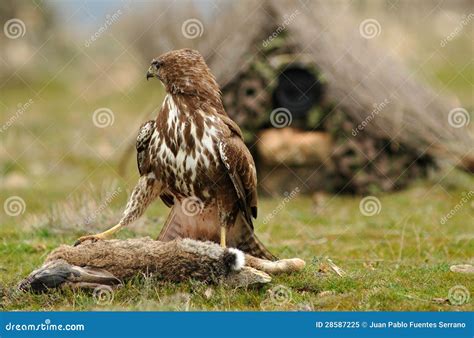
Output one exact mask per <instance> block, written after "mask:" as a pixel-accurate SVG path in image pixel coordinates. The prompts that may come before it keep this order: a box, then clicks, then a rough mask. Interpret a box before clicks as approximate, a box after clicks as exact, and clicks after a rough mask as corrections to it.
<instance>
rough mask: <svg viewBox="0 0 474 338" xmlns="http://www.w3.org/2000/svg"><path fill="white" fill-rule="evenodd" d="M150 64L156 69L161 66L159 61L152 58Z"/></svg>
mask: <svg viewBox="0 0 474 338" xmlns="http://www.w3.org/2000/svg"><path fill="white" fill-rule="evenodd" d="M151 64H152V65H153V66H155V68H156V69H158V68H160V66H161V62H160V61H158V60H153V61H152V63H151Z"/></svg>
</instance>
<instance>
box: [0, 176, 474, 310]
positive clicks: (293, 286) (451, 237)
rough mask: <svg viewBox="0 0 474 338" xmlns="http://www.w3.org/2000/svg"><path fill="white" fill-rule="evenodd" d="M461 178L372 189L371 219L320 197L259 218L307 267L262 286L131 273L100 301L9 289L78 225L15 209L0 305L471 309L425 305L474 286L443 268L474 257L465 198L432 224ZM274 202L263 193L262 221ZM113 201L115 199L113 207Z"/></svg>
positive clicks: (264, 234) (353, 205) (0, 247)
mask: <svg viewBox="0 0 474 338" xmlns="http://www.w3.org/2000/svg"><path fill="white" fill-rule="evenodd" d="M460 177H461V178H462V180H465V181H464V182H465V183H468V184H470V186H472V178H470V177H466V176H464V175H462V174H460V173H457V172H455V173H453V174H451V175H448V178H446V179H445V180H444V181H443V182H441V183H440V184H434V182H433V181H425V182H419V183H418V184H416V185H415V186H413V187H412V188H410V189H408V190H406V191H403V192H399V193H394V194H387V195H382V196H379V198H380V202H381V206H382V207H381V211H380V213H379V214H378V215H375V216H371V217H369V216H364V215H362V214H361V212H360V210H359V202H360V198H359V197H347V196H335V197H332V196H327V197H326V199H323V202H322V205H320V206H317V205H314V202H313V200H312V199H311V198H310V197H300V196H298V197H296V198H295V199H293V200H291V201H290V202H288V203H287V204H286V205H285V207H284V208H283V209H282V210H281V211H280V212H279V213H278V214H277V216H276V217H274V218H272V219H271V220H270V221H269V222H268V223H267V224H265V225H263V224H261V223H259V222H258V221H257V222H256V231H257V233H258V234H259V236H260V238H261V239H262V241H263V242H264V243H266V244H267V245H268V246H269V247H270V248H271V250H272V251H273V252H275V253H276V254H278V255H280V256H281V257H296V256H297V257H301V258H303V259H305V260H306V262H307V267H306V268H305V270H304V271H303V272H301V273H296V274H291V275H278V276H274V277H273V280H272V282H271V283H270V284H268V285H262V286H251V287H248V288H237V289H234V288H230V287H227V286H223V285H219V286H212V285H203V284H202V283H197V282H192V281H190V282H188V283H181V284H171V283H165V282H162V281H157V280H154V279H152V278H145V277H137V278H135V279H133V280H131V281H127V283H126V284H125V285H124V286H122V287H120V288H118V289H117V290H115V291H114V293H113V299H112V300H111V301H110V302H108V301H107V302H104V303H103V302H97V301H96V299H95V298H94V297H93V295H92V294H91V293H89V292H84V291H71V290H62V291H53V292H50V293H48V294H39V295H37V294H30V293H24V294H23V293H18V292H15V291H14V290H15V285H16V283H18V281H19V280H20V279H21V278H22V277H24V276H26V275H27V274H28V273H29V272H31V270H32V269H34V268H35V267H38V266H39V265H41V263H42V261H43V260H44V258H45V256H46V255H47V254H48V252H50V251H51V250H52V249H54V248H55V247H56V246H58V245H59V244H62V243H73V241H74V240H75V238H76V237H77V236H78V235H79V234H80V232H79V231H77V230H74V228H71V229H70V230H69V231H64V230H63V231H62V232H61V233H58V232H56V230H55V224H47V225H45V226H42V227H39V228H29V229H28V228H27V229H20V228H19V227H20V225H21V222H20V219H19V218H21V217H23V216H19V217H10V218H8V219H6V220H5V222H2V226H1V228H0V238H1V241H0V256H1V258H2V259H1V261H0V269H1V275H0V283H1V285H2V288H3V295H2V302H1V306H2V308H3V309H4V310H19V309H21V310H98V309H101V310H105V309H112V310H187V309H188V310H257V311H258V310H304V309H314V310H361V311H365V310H367V311H373V310H405V311H406V310H414V311H418V310H421V311H425V310H433V311H452V310H462V311H467V310H473V309H474V306H473V304H472V301H470V302H468V303H466V304H463V305H461V306H454V305H450V304H437V303H435V302H433V299H434V298H448V293H449V290H450V289H451V288H452V287H454V286H456V285H461V286H464V287H466V288H467V289H468V290H469V291H470V292H471V293H472V292H473V291H474V289H473V277H472V275H471V276H470V275H465V274H459V273H453V272H451V271H450V269H449V267H450V266H451V265H453V264H462V263H471V264H472V263H473V262H472V257H473V254H474V242H473V237H472V234H473V224H474V222H473V206H472V202H473V201H469V203H467V204H464V205H463V207H462V208H461V209H460V210H459V211H458V212H457V213H456V214H455V215H454V216H453V217H452V218H451V219H450V220H449V221H448V222H447V223H446V224H444V225H442V224H440V219H441V217H442V216H444V215H445V214H447V213H448V212H449V211H450V210H451V209H452V208H453V207H454V206H455V205H456V204H458V203H459V202H460V199H461V198H462V196H463V191H465V190H463V189H453V188H450V187H449V185H450V183H449V182H450V180H451V179H453V178H454V179H455V180H458V179H459V178H460ZM25 196H26V197H25V201H26V204H27V206H28V205H29V203H30V202H33V201H34V199H35V198H36V199H37V196H34V194H32V195H31V196H28V195H25ZM53 196H54V195H53ZM30 199H31V200H30ZM280 202H281V201H280V200H279V199H278V198H277V199H265V198H264V199H262V200H261V203H260V205H261V207H260V215H261V217H262V218H261V219H263V218H264V216H266V215H267V214H269V213H271V212H272V210H273V209H275V208H276V207H277V205H278V204H279V203H280ZM40 204H42V203H40ZM119 204H120V203H117V206H115V205H114V206H113V209H114V210H115V209H116V211H117V212H119V211H120V207H119V206H118V205H119ZM166 212H167V209H166V208H165V207H163V206H161V205H159V204H158V203H157V205H154V206H153V207H152V208H151V209H150V210H149V212H148V218H149V219H154V220H156V221H149V222H146V223H145V225H141V226H140V230H139V231H138V230H137V229H134V228H133V227H132V228H130V229H128V230H127V231H124V232H122V233H121V234H120V235H119V237H121V238H125V237H131V236H141V235H143V234H149V235H150V236H156V234H157V233H158V231H159V228H160V226H161V225H160V224H161V223H162V220H163V217H164V216H165V215H166ZM327 258H329V259H331V260H332V261H333V262H334V263H335V264H336V265H337V266H339V267H340V268H342V269H343V270H344V271H345V272H346V274H345V275H344V276H342V277H340V276H338V275H337V274H335V273H333V272H331V270H330V269H327ZM279 285H282V286H283V287H284V288H285V289H284V293H285V295H289V296H288V298H284V301H283V302H281V303H278V302H276V303H275V302H272V301H271V297H270V293H271V290H272V289H273V288H275V287H278V286H279ZM209 289H211V290H212V291H209ZM327 291H330V292H327ZM321 293H322V294H321Z"/></svg>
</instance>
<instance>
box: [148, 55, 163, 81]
mask: <svg viewBox="0 0 474 338" xmlns="http://www.w3.org/2000/svg"><path fill="white" fill-rule="evenodd" d="M160 66H161V62H160V61H158V60H155V59H153V61H151V65H150V68H148V71H147V72H146V80H147V81H148V79H149V78H150V77H158V69H159V68H160Z"/></svg>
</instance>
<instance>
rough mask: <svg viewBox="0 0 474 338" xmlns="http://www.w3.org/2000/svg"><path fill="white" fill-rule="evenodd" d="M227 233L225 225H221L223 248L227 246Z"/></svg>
mask: <svg viewBox="0 0 474 338" xmlns="http://www.w3.org/2000/svg"><path fill="white" fill-rule="evenodd" d="M225 235H226V228H225V226H221V247H223V248H225V247H226V241H225Z"/></svg>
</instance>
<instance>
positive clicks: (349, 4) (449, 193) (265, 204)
mask: <svg viewBox="0 0 474 338" xmlns="http://www.w3.org/2000/svg"><path fill="white" fill-rule="evenodd" d="M0 24H1V28H2V29H1V30H0V204H1V205H0V206H1V207H2V208H1V209H0V238H1V239H2V241H1V242H0V253H1V254H2V259H4V261H0V271H8V274H5V278H6V280H7V282H8V283H14V282H15V278H14V277H12V276H13V274H14V273H17V274H19V275H23V274H24V273H26V272H28V270H29V269H30V268H32V267H33V266H34V264H37V263H38V262H39V261H40V260H41V257H42V255H43V254H44V253H45V252H47V251H48V250H50V249H52V248H54V247H55V246H57V245H58V244H60V243H64V242H71V243H72V241H73V240H74V239H75V238H76V237H77V236H79V235H83V234H85V233H95V232H97V231H99V230H100V231H102V230H104V229H106V228H108V227H109V226H110V225H112V224H115V222H116V221H117V220H118V219H119V217H120V214H121V211H122V208H123V206H124V204H125V203H126V200H127V197H128V193H129V192H130V190H131V189H132V188H133V186H134V185H135V183H136V181H137V179H138V170H137V168H136V164H135V149H134V142H135V138H136V135H137V131H138V128H139V126H140V125H141V124H142V123H143V122H144V121H146V120H149V119H152V118H154V117H155V116H156V114H157V113H158V111H159V109H160V107H161V103H162V100H163V97H164V91H163V87H162V86H161V84H160V83H159V82H158V81H148V82H147V81H146V79H145V73H146V71H147V69H148V66H149V63H150V61H151V59H152V58H153V57H156V56H158V55H160V54H161V53H164V52H166V51H168V50H171V49H178V48H184V47H191V48H196V49H198V50H199V51H200V52H201V53H202V54H203V55H204V57H205V58H206V60H207V62H208V64H209V66H210V68H211V70H212V71H213V73H214V74H215V75H216V77H217V80H218V82H219V84H220V85H221V88H222V93H223V101H224V105H225V108H226V110H227V112H228V113H229V115H230V116H231V117H232V118H233V119H234V120H235V121H237V122H238V124H239V125H240V126H241V128H242V129H243V131H244V134H245V141H246V143H247V145H248V146H249V148H250V150H251V152H252V154H253V156H254V158H255V161H256V164H257V167H258V179H259V189H260V196H261V200H260V211H259V215H260V216H259V219H257V221H256V226H257V228H256V229H257V233H258V234H259V237H260V238H261V239H262V241H263V242H264V243H266V244H268V245H269V246H270V248H271V249H272V250H274V251H275V252H276V253H277V254H283V256H287V255H290V254H295V252H297V254H298V255H300V256H301V257H306V258H308V259H311V257H313V256H314V253H315V252H318V253H320V254H321V255H322V254H324V253H326V254H330V255H331V256H332V257H333V258H334V257H336V258H338V257H339V258H340V259H346V258H347V257H353V258H354V259H356V258H357V257H361V259H367V258H368V257H371V258H373V259H378V258H381V259H385V260H388V261H394V262H395V261H396V262H397V264H399V263H400V261H401V260H402V251H401V250H402V247H405V249H404V250H405V251H404V252H403V259H408V260H410V259H413V260H414V261H419V262H421V261H423V262H426V261H429V260H432V261H434V262H440V261H441V262H446V261H450V260H452V259H458V260H463V259H464V258H465V257H471V258H470V259H471V260H472V252H473V251H472V250H473V248H474V247H473V246H472V245H473V241H472V238H473V236H472V230H473V228H472V224H474V222H472V220H473V218H474V213H473V207H474V203H473V199H472V198H473V197H474V192H473V191H472V187H473V183H474V180H473V176H472V172H473V171H474V147H473V145H474V141H473V139H474V138H473V137H474V136H473V135H474V131H473V125H474V124H473V123H472V120H473V118H474V117H473V116H472V111H473V108H474V62H473V61H474V58H473V56H474V45H473V43H472V41H474V39H473V38H474V2H473V1H472V0H453V1H428V0H426V1H416V2H414V1H409V0H381V1H379V0H359V1H340V0H336V1H309V0H299V1H258V2H257V1H224V0H222V1H217V0H209V1H204V0H203V1H187V2H186V1H92V0H90V1H89V0H70V1H55V0H43V1H42V0H31V1H27V0H23V1H14V0H2V1H1V2H0ZM167 212H168V210H167V209H166V207H164V206H163V205H161V204H160V203H156V205H153V206H152V207H151V208H150V210H149V212H147V216H146V217H144V218H143V219H142V220H140V221H139V222H138V224H136V225H134V226H133V227H131V228H130V229H128V230H127V231H128V232H127V231H124V233H122V234H121V235H120V236H125V237H126V236H130V235H131V234H138V235H145V234H146V235H151V236H155V234H158V233H159V228H160V226H161V224H163V222H164V219H165V217H166V215H167ZM469 224H471V225H470V226H469ZM289 225H291V226H289ZM445 225H449V226H445ZM353 229H356V231H350V230H353ZM405 229H407V230H406V231H407V232H410V233H411V232H412V233H411V235H412V236H408V235H407V236H405ZM356 235H357V236H356ZM404 241H406V243H405V242H404ZM404 243H405V244H404ZM398 245H400V246H401V248H400V252H399V253H398V251H397V250H398V249H397V248H398ZM30 254H33V256H32V257H30V256H29V255H30ZM26 260H27V261H28V262H29V264H28V265H27V266H25V265H24V264H23V263H24V262H25V261H26ZM30 261H31V262H30ZM464 261H465V260H464ZM364 264H365V263H364ZM387 273H390V272H389V270H387ZM7 275H8V276H10V277H6V276H7ZM424 275H425V274H424V272H423V271H421V272H420V276H424ZM377 278H379V277H377ZM420 278H422V277H420ZM423 278H424V277H423ZM2 280H3V281H5V279H0V283H1V282H2ZM440 283H441V282H440ZM453 283H454V282H453ZM420 284H422V283H421V282H420ZM341 287H343V286H341ZM442 287H443V285H442V284H439V288H440V290H441V289H442ZM426 292H427V293H429V292H431V291H430V290H426ZM443 292H444V291H443ZM381 302H382V303H383V301H381ZM355 304H357V302H356V303H355ZM384 304H385V303H384ZM387 304H388V303H387ZM390 304H392V303H390ZM421 304H425V303H421ZM12 306H13V307H14V308H15V307H21V306H19V305H18V304H16V305H12ZM354 306H356V307H357V306H358V305H354ZM420 306H421V305H420ZM423 306H424V305H423ZM387 307H388V308H389V307H390V306H389V305H386V306H385V308H387Z"/></svg>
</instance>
